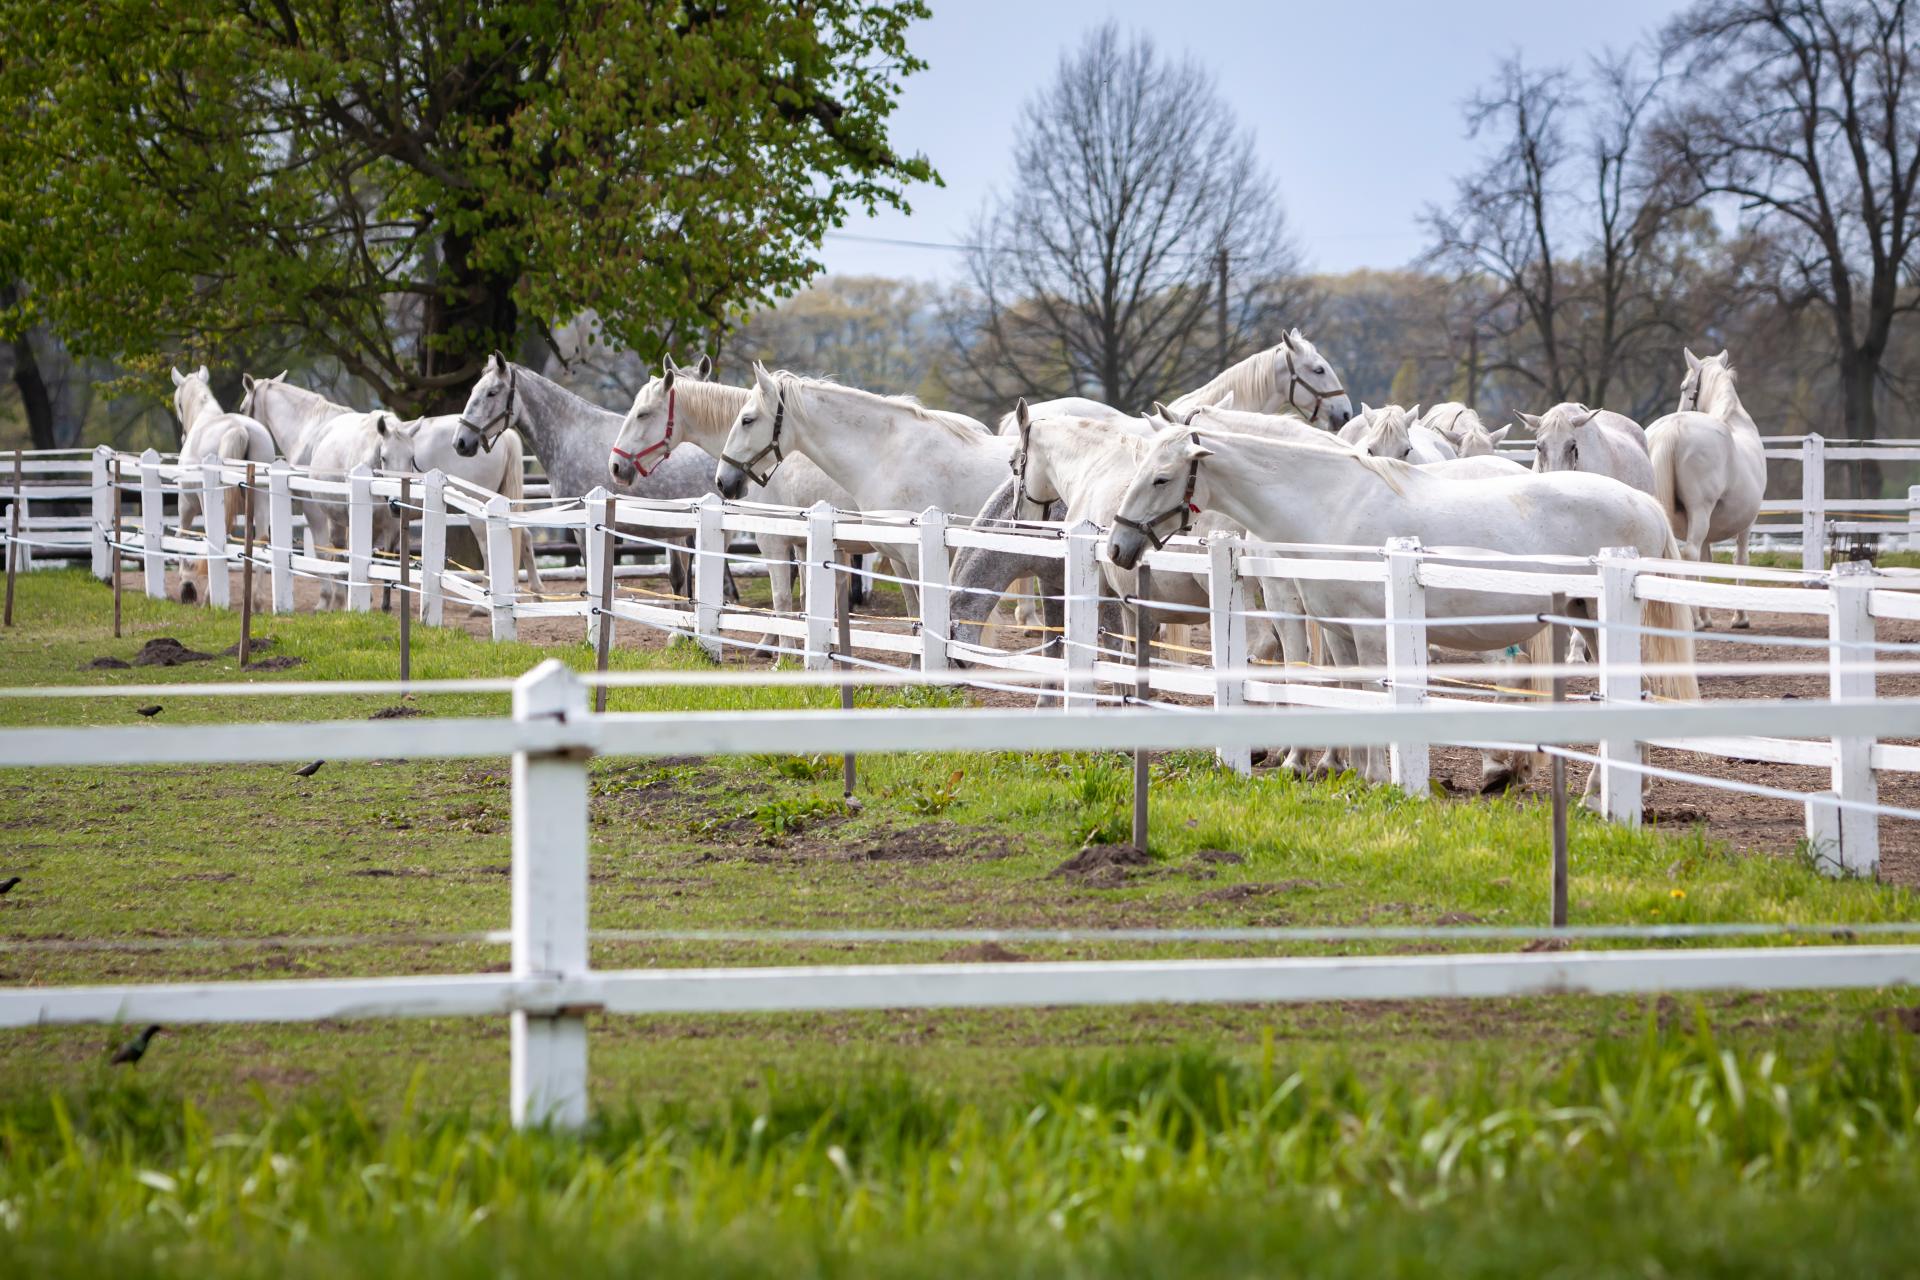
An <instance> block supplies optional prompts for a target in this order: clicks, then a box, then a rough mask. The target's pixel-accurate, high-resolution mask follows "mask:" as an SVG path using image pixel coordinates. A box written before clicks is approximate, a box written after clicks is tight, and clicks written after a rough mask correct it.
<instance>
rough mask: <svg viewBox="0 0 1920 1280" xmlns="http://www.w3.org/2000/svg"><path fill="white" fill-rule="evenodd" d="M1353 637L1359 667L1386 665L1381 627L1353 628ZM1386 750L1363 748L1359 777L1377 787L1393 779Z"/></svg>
mask: <svg viewBox="0 0 1920 1280" xmlns="http://www.w3.org/2000/svg"><path fill="white" fill-rule="evenodd" d="M1354 633H1355V634H1354V637H1353V647H1354V654H1355V657H1356V659H1357V660H1358V662H1359V663H1360V665H1361V666H1366V667H1384V666H1386V665H1387V633H1386V630H1385V628H1382V627H1355V628H1354ZM1355 687H1359V686H1355ZM1387 760H1388V755H1387V748H1386V747H1384V746H1381V745H1379V744H1377V743H1376V744H1375V745H1373V746H1370V747H1363V748H1362V749H1361V753H1360V776H1361V777H1362V778H1363V779H1365V780H1366V781H1367V782H1370V783H1372V784H1374V785H1375V786H1379V785H1381V784H1383V783H1385V782H1388V781H1389V780H1391V778H1392V777H1393V774H1392V771H1391V770H1390V769H1389V768H1388V767H1387Z"/></svg>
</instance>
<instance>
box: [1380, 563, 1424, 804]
mask: <svg viewBox="0 0 1920 1280" xmlns="http://www.w3.org/2000/svg"><path fill="white" fill-rule="evenodd" d="M1385 554H1386V562H1387V583H1386V597H1387V613H1386V621H1387V627H1386V631H1387V670H1388V672H1389V673H1390V674H1389V681H1388V685H1387V705H1389V706H1394V707H1417V706H1420V705H1422V704H1424V703H1425V702H1426V700H1427V595H1426V588H1425V587H1423V586H1421V585H1420V539H1418V538H1390V539H1388V540H1387V545H1386V548H1385ZM1429 760H1430V752H1429V751H1428V749H1427V745H1426V744H1425V743H1423V742H1419V743H1406V742H1395V743H1393V744H1391V745H1390V746H1389V747H1388V748H1387V768H1388V774H1389V778H1390V780H1391V781H1392V782H1393V785H1394V786H1396V787H1399V788H1400V789H1401V790H1402V791H1404V792H1406V793H1407V794H1408V795H1410V796H1419V797H1425V796H1426V795H1427V794H1428V789H1429V778H1430V776H1431V775H1430V770H1429Z"/></svg>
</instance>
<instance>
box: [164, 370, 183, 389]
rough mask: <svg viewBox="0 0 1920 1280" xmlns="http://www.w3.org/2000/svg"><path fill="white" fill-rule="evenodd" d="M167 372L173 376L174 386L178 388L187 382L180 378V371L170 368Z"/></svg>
mask: <svg viewBox="0 0 1920 1280" xmlns="http://www.w3.org/2000/svg"><path fill="white" fill-rule="evenodd" d="M167 372H168V373H170V374H172V375H173V385H174V386H176V387H177V386H179V385H180V384H181V383H183V382H185V381H186V379H185V378H183V377H181V376H180V371H179V370H178V369H174V368H169V369H168V370H167Z"/></svg>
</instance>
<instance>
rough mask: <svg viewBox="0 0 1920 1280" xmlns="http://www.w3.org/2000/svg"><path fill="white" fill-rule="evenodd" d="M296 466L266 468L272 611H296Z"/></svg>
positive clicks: (274, 465)
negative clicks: (294, 493)
mask: <svg viewBox="0 0 1920 1280" xmlns="http://www.w3.org/2000/svg"><path fill="white" fill-rule="evenodd" d="M293 539H294V532H293V467H292V466H291V465H289V464H288V463H287V462H286V460H285V459H282V460H280V461H277V462H275V463H274V464H273V465H272V466H270V467H268V468H267V557H268V559H269V560H270V561H271V562H272V564H273V611H274V612H275V613H292V612H293V545H294V544H293Z"/></svg>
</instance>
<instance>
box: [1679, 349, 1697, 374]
mask: <svg viewBox="0 0 1920 1280" xmlns="http://www.w3.org/2000/svg"><path fill="white" fill-rule="evenodd" d="M1680 352H1681V354H1682V355H1684V356H1686V358H1687V368H1689V369H1698V368H1699V367H1700V357H1699V356H1697V355H1695V354H1693V348H1691V347H1682V348H1680Z"/></svg>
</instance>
